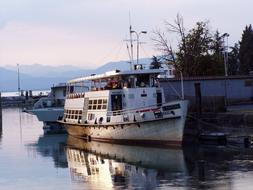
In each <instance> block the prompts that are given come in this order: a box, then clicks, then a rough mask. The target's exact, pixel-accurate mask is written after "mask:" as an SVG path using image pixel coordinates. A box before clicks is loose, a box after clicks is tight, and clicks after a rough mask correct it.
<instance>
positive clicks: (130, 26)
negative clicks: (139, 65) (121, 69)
mask: <svg viewBox="0 0 253 190" xmlns="http://www.w3.org/2000/svg"><path fill="white" fill-rule="evenodd" d="M129 34H130V49H131V54H130V65H131V70H133V38H132V25H131V13H130V11H129Z"/></svg>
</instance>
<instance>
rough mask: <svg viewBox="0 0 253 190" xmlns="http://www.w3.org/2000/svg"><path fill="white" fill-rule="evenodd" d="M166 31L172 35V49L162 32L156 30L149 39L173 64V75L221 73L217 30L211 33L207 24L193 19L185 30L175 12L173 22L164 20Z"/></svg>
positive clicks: (180, 18) (219, 44)
mask: <svg viewBox="0 0 253 190" xmlns="http://www.w3.org/2000/svg"><path fill="white" fill-rule="evenodd" d="M165 25H166V29H167V33H169V34H172V33H173V34H176V35H177V39H178V44H177V48H175V49H177V51H173V50H172V46H171V44H170V43H168V40H167V38H166V34H165V33H161V32H160V31H159V30H157V31H156V32H155V35H156V38H153V39H154V41H155V45H156V47H157V49H158V50H160V51H161V52H162V53H163V54H164V56H165V57H166V58H167V60H169V62H168V63H170V64H171V63H172V64H173V65H174V66H175V69H176V72H177V74H179V72H182V73H183V75H184V76H201V75H202V76H203V75H222V74H224V66H223V65H224V64H223V59H222V40H221V36H220V35H219V32H218V31H217V32H216V34H215V35H212V33H211V32H210V31H209V26H208V25H209V23H208V22H207V21H206V22H197V23H196V25H195V26H194V27H193V28H192V29H191V30H188V31H187V30H186V29H185V27H184V24H183V18H182V17H181V16H180V15H177V18H176V20H175V21H174V23H169V22H166V23H165Z"/></svg>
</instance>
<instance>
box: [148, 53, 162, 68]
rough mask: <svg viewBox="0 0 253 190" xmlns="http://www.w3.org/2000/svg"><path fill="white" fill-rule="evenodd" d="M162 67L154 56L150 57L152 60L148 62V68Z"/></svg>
mask: <svg viewBox="0 0 253 190" xmlns="http://www.w3.org/2000/svg"><path fill="white" fill-rule="evenodd" d="M161 67H162V62H161V61H160V59H158V58H157V57H156V56H153V57H152V62H151V63H150V69H160V68H161Z"/></svg>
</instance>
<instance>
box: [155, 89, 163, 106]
mask: <svg viewBox="0 0 253 190" xmlns="http://www.w3.org/2000/svg"><path fill="white" fill-rule="evenodd" d="M156 101H157V106H161V105H162V93H161V92H157V93H156Z"/></svg>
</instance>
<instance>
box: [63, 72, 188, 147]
mask: <svg viewBox="0 0 253 190" xmlns="http://www.w3.org/2000/svg"><path fill="white" fill-rule="evenodd" d="M161 72H162V71H161V70H159V69H142V67H139V69H138V67H136V69H135V70H130V71H119V70H115V71H111V72H106V73H105V74H100V75H92V76H88V77H83V78H77V79H73V80H71V81H69V82H68V84H67V96H66V100H65V107H64V118H63V120H62V121H61V122H62V123H64V125H65V127H66V129H67V132H68V133H69V134H71V135H74V136H78V137H81V138H86V139H89V140H97V141H111V142H120V143H148V144H170V145H181V144H182V140H183V132H184V125H185V119H186V115H187V104H188V102H187V101H185V100H175V101H170V102H166V101H165V97H164V92H163V89H162V88H161V87H160V86H159V82H158V80H157V76H158V75H159V74H161ZM87 81H88V82H90V85H88V86H90V88H89V91H87V88H88V87H87V84H88V83H87ZM85 91H87V92H85Z"/></svg>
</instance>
